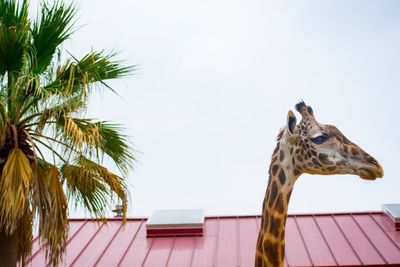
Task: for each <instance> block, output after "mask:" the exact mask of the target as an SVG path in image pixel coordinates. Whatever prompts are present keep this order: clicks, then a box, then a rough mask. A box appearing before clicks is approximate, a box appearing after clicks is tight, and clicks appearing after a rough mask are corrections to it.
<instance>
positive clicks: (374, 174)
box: [358, 159, 384, 180]
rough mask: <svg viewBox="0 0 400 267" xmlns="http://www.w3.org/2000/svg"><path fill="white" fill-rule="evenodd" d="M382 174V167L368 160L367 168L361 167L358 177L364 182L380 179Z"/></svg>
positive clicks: (373, 160)
mask: <svg viewBox="0 0 400 267" xmlns="http://www.w3.org/2000/svg"><path fill="white" fill-rule="evenodd" d="M383 174H384V171H383V168H382V166H381V165H380V164H379V163H378V162H377V161H376V160H375V159H372V160H369V164H368V166H365V167H361V168H360V169H359V173H358V175H359V176H360V177H361V178H363V179H366V180H375V179H376V178H382V177H383Z"/></svg>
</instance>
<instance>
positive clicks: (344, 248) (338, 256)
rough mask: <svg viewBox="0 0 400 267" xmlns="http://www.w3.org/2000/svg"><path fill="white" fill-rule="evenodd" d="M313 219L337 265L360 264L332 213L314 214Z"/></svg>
mask: <svg viewBox="0 0 400 267" xmlns="http://www.w3.org/2000/svg"><path fill="white" fill-rule="evenodd" d="M315 220H316V222H317V224H318V226H319V228H320V229H321V232H322V233H323V235H324V237H325V240H326V243H327V245H328V246H329V248H330V249H331V251H332V254H333V256H334V258H335V260H336V261H337V263H338V264H339V265H360V264H361V262H360V260H359V259H358V257H357V255H356V253H355V252H354V251H353V248H352V247H351V246H350V244H349V242H348V241H347V240H346V237H345V236H344V235H343V233H342V232H341V229H340V228H339V227H338V225H337V224H336V223H335V221H334V219H333V217H332V215H325V216H315Z"/></svg>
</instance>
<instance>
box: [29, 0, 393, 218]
mask: <svg viewBox="0 0 400 267" xmlns="http://www.w3.org/2000/svg"><path fill="white" fill-rule="evenodd" d="M37 3H38V1H37V0H36V1H32V8H34V7H35V5H37ZM76 4H77V5H78V6H79V12H78V14H79V15H78V22H77V25H79V28H78V29H77V31H76V33H74V34H73V35H72V37H71V39H70V40H69V41H67V42H66V44H65V45H64V48H65V49H66V50H68V51H69V52H71V53H72V54H74V55H76V56H78V57H79V56H82V55H84V54H85V53H87V52H89V51H90V50H91V49H93V50H102V49H105V50H106V51H111V50H115V51H120V54H119V56H118V58H120V59H122V60H124V61H125V62H126V64H137V65H138V66H137V70H136V71H135V72H134V75H132V76H130V77H127V78H124V79H122V80H120V81H115V82H112V83H111V85H112V86H113V87H114V89H116V90H117V91H118V94H119V96H116V95H113V94H111V93H107V92H106V91H105V92H104V93H102V94H99V95H95V96H93V97H92V98H91V100H90V104H89V110H88V114H87V115H88V116H89V117H93V118H102V119H107V120H112V121H113V122H117V123H120V124H122V125H124V127H125V128H126V132H127V134H128V135H129V136H130V140H131V142H132V143H133V146H134V149H135V150H136V151H137V152H136V158H137V161H136V164H135V167H134V170H132V171H131V172H130V174H129V176H128V177H126V179H127V182H128V184H129V189H130V198H131V202H130V206H129V212H128V216H130V217H132V216H148V215H150V214H151V213H152V211H153V210H155V209H179V208H185V209H186V208H202V209H204V210H205V213H206V214H207V215H254V214H260V213H261V205H262V201H263V198H264V193H265V190H266V186H267V181H268V166H269V163H270V158H271V155H272V151H273V149H274V147H275V145H276V142H275V137H276V134H277V133H278V131H279V129H280V128H281V127H283V126H284V124H285V121H286V114H287V112H288V110H290V109H293V108H294V105H295V104H296V103H297V102H298V101H299V100H300V99H303V100H304V101H305V102H306V103H307V104H308V105H311V106H312V107H313V109H314V113H315V116H316V118H317V120H318V121H319V122H320V123H324V124H325V123H329V124H334V125H336V126H337V127H338V128H339V129H340V130H341V131H342V132H343V133H344V134H345V135H346V136H347V137H348V138H349V139H350V140H352V141H353V142H355V143H356V144H358V145H359V146H360V147H362V148H363V149H364V150H365V151H367V152H368V153H370V154H371V155H373V156H374V157H375V158H376V159H377V160H378V161H379V162H380V163H381V164H382V166H383V168H384V170H385V176H384V178H382V179H379V180H376V181H365V180H361V179H360V178H358V177H357V176H353V175H334V176H318V175H307V174H304V175H302V176H301V177H300V178H299V179H298V181H297V182H296V185H295V188H294V191H293V194H292V198H291V201H290V205H289V213H309V212H335V211H365V210H380V209H381V204H383V203H400V194H399V192H400V177H399V175H398V171H397V169H396V168H397V167H398V166H400V164H399V163H400V161H399V152H400V139H399V138H398V136H399V131H400V125H399V123H398V114H399V111H398V107H397V106H398V103H399V99H400V90H399V87H400V75H399V71H400V50H399V47H400V17H399V16H398V14H399V11H400V2H398V1H387V0H385V1H369V0H367V1H364V0H362V1H361V0H360V1H353V0H352V1H348V0H346V1H345V0H335V1H329V0H328V1H318V0H314V1H304V0H301V1H265V0H203V1H192V0H169V1H165V0H145V1H144V0H141V1H139V0H132V1H127V0H126V1H123V0H113V1H112V3H111V2H110V1H104V0H101V1H100V0H80V1H76ZM296 115H297V118H298V121H299V120H300V118H301V117H300V115H299V114H298V113H296ZM109 214H111V215H112V213H109ZM70 215H71V216H72V217H74V216H76V217H81V216H87V214H86V213H84V212H82V211H81V210H73V211H71V212H70Z"/></svg>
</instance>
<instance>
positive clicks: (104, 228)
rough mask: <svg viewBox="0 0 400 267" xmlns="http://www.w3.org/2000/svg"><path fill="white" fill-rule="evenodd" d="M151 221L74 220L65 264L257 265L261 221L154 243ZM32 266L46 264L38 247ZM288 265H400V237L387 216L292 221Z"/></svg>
mask: <svg viewBox="0 0 400 267" xmlns="http://www.w3.org/2000/svg"><path fill="white" fill-rule="evenodd" d="M145 221H146V220H145V219H128V220H127V223H126V225H125V226H124V227H121V225H122V223H121V220H120V219H110V220H109V222H108V223H109V224H107V225H103V221H96V220H79V219H73V220H70V222H69V224H70V231H69V237H68V238H69V243H68V246H67V250H66V260H65V261H64V262H63V263H62V264H61V265H60V266H71V265H72V264H73V265H74V266H100V267H109V266H122V267H125V266H129V267H136V266H137V267H139V266H151V267H159V266H160V267H166V266H179V267H181V266H182V267H185V266H187V267H189V266H191V267H212V266H218V267H220V266H253V265H254V253H255V247H256V240H257V235H258V229H259V225H260V219H259V217H257V216H245V217H211V218H207V219H206V221H205V232H204V236H203V237H161V238H146V227H145V223H144V222H145ZM33 245H34V250H33V254H32V259H33V260H32V262H29V263H28V266H32V267H43V266H46V263H45V257H44V251H43V250H38V248H39V246H38V241H36V240H35V241H34V242H33ZM285 260H286V261H285V266H313V264H314V266H327V265H329V266H368V265H370V266H371V265H373V264H375V266H377V265H381V264H385V262H388V263H389V264H391V265H392V266H400V232H399V231H397V232H396V231H394V228H393V225H390V222H388V221H387V219H386V215H384V214H382V213H358V214H356V213H354V214H349V213H348V214H325V215H322V214H317V215H312V214H311V215H298V216H293V215H289V217H288V219H287V226H286V259H285Z"/></svg>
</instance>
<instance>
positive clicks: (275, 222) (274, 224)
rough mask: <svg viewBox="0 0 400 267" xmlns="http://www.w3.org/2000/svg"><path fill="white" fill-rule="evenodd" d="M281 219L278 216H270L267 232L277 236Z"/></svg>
mask: <svg viewBox="0 0 400 267" xmlns="http://www.w3.org/2000/svg"><path fill="white" fill-rule="evenodd" d="M281 224H282V221H281V219H280V218H277V217H273V216H272V217H271V218H270V222H269V227H270V229H269V233H271V234H272V235H273V236H275V237H279V233H280V230H281V228H282V225H281Z"/></svg>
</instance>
